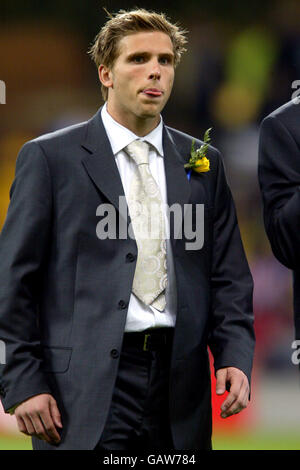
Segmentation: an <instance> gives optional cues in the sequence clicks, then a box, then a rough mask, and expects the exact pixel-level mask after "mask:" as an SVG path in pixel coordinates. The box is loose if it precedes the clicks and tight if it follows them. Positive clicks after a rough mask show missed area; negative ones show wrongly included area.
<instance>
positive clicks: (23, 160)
mask: <svg viewBox="0 0 300 470" xmlns="http://www.w3.org/2000/svg"><path fill="white" fill-rule="evenodd" d="M191 143H192V138H191V137H190V136H188V135H186V134H183V133H181V132H178V131H176V130H174V129H170V128H167V127H164V131H163V146H164V161H165V173H166V182H167V196H168V204H169V206H171V205H172V204H174V203H178V204H180V205H181V207H182V208H183V206H184V204H188V203H190V204H193V207H194V208H195V205H196V204H204V205H205V211H204V212H205V216H204V217H205V220H204V222H205V241H204V246H203V248H201V249H198V250H186V249H185V243H186V242H187V241H188V242H189V241H190V240H186V239H185V238H184V237H183V238H182V239H175V238H174V230H173V228H172V226H173V223H172V217H171V229H170V232H171V244H172V251H173V258H174V267H175V274H176V284H177V319H176V325H175V331H174V340H173V350H172V360H171V369H170V392H169V408H170V421H171V430H172V436H173V442H174V448H175V449H201V448H210V446H211V384H210V370H209V360H208V352H207V345H208V344H209V346H210V348H211V350H212V352H213V355H214V364H215V368H216V369H219V368H221V367H226V366H234V367H237V368H239V369H241V370H242V371H244V373H245V374H246V375H247V377H248V379H249V381H250V375H251V368H252V359H253V348H254V333H253V312H252V287H253V285H252V277H251V274H250V271H249V268H248V264H247V261H246V258H245V255H244V250H243V247H242V243H241V239H240V233H239V228H238V225H237V219H236V213H235V208H234V203H233V200H232V197H231V193H230V190H229V187H228V185H227V182H226V178H225V174H224V169H223V164H222V160H221V157H220V154H219V152H218V151H217V150H216V149H214V148H213V147H209V150H208V158H209V159H210V168H211V169H210V171H209V172H207V173H203V174H199V173H196V172H193V173H192V175H191V178H190V181H189V180H188V178H187V174H186V171H185V169H184V163H186V161H187V160H188V158H189V154H190V150H191ZM196 143H197V144H198V145H200V144H201V143H202V142H200V141H196ZM120 195H124V193H123V187H122V184H121V180H120V176H119V172H118V169H117V166H116V163H115V160H114V158H113V154H112V150H111V147H110V144H109V141H108V138H107V135H106V133H105V130H104V127H103V123H102V120H101V111H100V110H99V111H98V112H97V113H96V115H95V116H94V117H93V118H91V119H90V120H89V121H87V122H84V123H81V124H78V125H75V126H72V127H69V128H66V129H62V130H60V131H57V132H54V133H51V134H47V135H44V136H41V137H39V138H37V139H34V140H33V141H30V142H28V143H26V144H25V145H24V146H23V148H22V149H21V152H20V154H19V156H18V160H17V165H16V177H15V180H14V182H13V185H12V189H11V203H10V207H9V210H8V214H7V219H6V222H5V225H4V228H3V230H2V233H1V239H0V259H1V267H0V279H1V282H0V338H2V339H3V340H4V341H5V342H6V344H7V364H6V365H5V366H1V369H2V374H1V396H2V403H3V406H4V409H5V410H8V409H9V408H10V407H12V406H13V405H14V404H16V403H18V402H20V401H22V400H25V399H26V398H28V397H30V396H33V395H35V394H38V393H42V392H48V393H52V394H53V396H54V398H55V399H56V401H57V403H58V407H59V410H60V412H61V415H62V423H63V430H62V432H61V443H60V444H59V446H57V447H53V446H50V445H48V444H47V443H45V442H43V441H40V440H38V439H37V438H33V446H34V448H35V449H56V448H57V449H93V448H94V447H95V445H96V444H97V442H98V441H99V438H100V436H101V433H102V431H103V428H104V425H105V421H106V419H107V414H108V411H109V407H110V402H111V398H112V394H113V390H114V383H115V379H116V375H117V371H118V362H119V353H120V350H121V347H122V338H123V334H124V325H125V321H126V314H127V307H128V301H129V297H130V294H131V287H132V281H133V276H134V271H135V263H136V261H135V259H136V255H137V247H136V243H135V241H134V240H132V239H131V238H130V237H129V238H127V239H118V238H117V239H115V240H113V239H106V240H100V239H99V238H97V236H96V225H97V223H98V222H99V217H97V216H96V209H97V207H98V206H99V204H101V203H111V204H113V205H115V206H116V208H117V207H118V202H119V196H120ZM127 223H128V220H127Z"/></svg>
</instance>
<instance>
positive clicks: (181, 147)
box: [166, 126, 221, 160]
mask: <svg viewBox="0 0 300 470" xmlns="http://www.w3.org/2000/svg"><path fill="white" fill-rule="evenodd" d="M166 129H167V131H168V133H169V136H170V137H171V139H172V140H173V142H174V144H175V145H176V147H177V150H178V151H179V152H180V154H181V155H182V156H186V160H188V159H189V156H190V151H191V145H192V142H193V140H194V141H195V145H196V147H200V146H201V145H202V144H204V142H203V140H201V139H199V138H197V137H193V136H192V135H190V134H186V133H184V132H181V131H179V130H177V129H174V128H172V127H168V126H166ZM208 155H209V156H210V157H212V158H215V159H220V158H221V154H220V152H219V150H218V149H217V148H215V147H213V146H212V145H209V146H208Z"/></svg>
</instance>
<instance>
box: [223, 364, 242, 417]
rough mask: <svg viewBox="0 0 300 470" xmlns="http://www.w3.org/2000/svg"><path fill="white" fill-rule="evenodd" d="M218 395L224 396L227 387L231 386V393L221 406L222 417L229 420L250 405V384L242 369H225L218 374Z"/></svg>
mask: <svg viewBox="0 0 300 470" xmlns="http://www.w3.org/2000/svg"><path fill="white" fill-rule="evenodd" d="M216 378H217V383H216V393H217V395H223V393H225V391H226V385H229V390H228V391H229V393H228V395H227V397H226V399H225V400H224V401H223V403H222V405H221V417H222V418H228V416H231V415H233V414H237V413H239V412H240V411H242V410H243V409H244V408H246V406H247V405H248V403H249V391H250V387H249V382H248V379H247V377H246V375H245V374H244V372H242V371H241V370H240V369H237V368H236V367H225V368H223V369H219V370H217V372H216Z"/></svg>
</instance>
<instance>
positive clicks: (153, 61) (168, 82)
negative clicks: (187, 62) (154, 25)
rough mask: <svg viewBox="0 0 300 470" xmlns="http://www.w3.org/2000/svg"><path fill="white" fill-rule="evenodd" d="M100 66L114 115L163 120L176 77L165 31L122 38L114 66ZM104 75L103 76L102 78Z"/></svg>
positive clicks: (120, 118)
mask: <svg viewBox="0 0 300 470" xmlns="http://www.w3.org/2000/svg"><path fill="white" fill-rule="evenodd" d="M101 67H104V66H100V67H99V76H100V80H101V81H102V83H104V84H105V86H107V87H108V100H107V105H108V109H109V110H110V112H111V114H112V115H113V117H115V118H116V119H117V120H118V121H119V122H121V123H123V124H125V125H126V120H127V121H128V120H133V119H142V120H143V119H144V120H145V119H146V120H147V119H150V120H156V121H158V120H159V114H160V112H161V110H162V109H163V108H164V106H165V104H166V103H167V101H168V99H169V96H170V94H171V90H172V86H173V81H174V52H173V45H172V42H171V39H170V37H169V36H168V35H167V34H165V33H162V32H158V31H153V32H152V31H151V32H141V33H136V34H132V35H129V36H125V37H124V38H122V39H121V40H120V42H119V56H118V58H117V59H116V61H115V63H114V65H113V67H112V69H111V70H108V69H105V67H104V68H102V76H101ZM101 78H102V79H101Z"/></svg>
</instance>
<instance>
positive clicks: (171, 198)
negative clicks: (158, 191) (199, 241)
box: [163, 126, 191, 241]
mask: <svg viewBox="0 0 300 470" xmlns="http://www.w3.org/2000/svg"><path fill="white" fill-rule="evenodd" d="M163 147H164V162H165V173H166V182H167V200H168V206H169V208H170V207H171V206H172V205H173V204H179V205H180V208H181V213H182V215H183V217H184V212H185V211H184V209H185V207H184V205H185V204H187V203H188V202H189V199H190V195H191V188H190V184H189V181H188V179H187V174H186V171H185V169H184V164H185V163H186V161H185V160H184V158H183V156H181V155H180V153H179V151H178V149H177V146H176V144H175V142H174V139H173V137H172V135H171V133H170V131H169V130H168V129H167V128H166V127H165V126H164V130H163ZM173 222H174V221H173V217H170V236H171V238H173V236H172V234H174V237H175V241H176V235H177V234H178V231H179V229H180V227H176V230H175V231H174V223H173Z"/></svg>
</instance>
